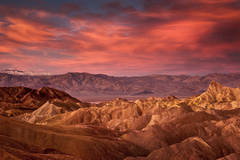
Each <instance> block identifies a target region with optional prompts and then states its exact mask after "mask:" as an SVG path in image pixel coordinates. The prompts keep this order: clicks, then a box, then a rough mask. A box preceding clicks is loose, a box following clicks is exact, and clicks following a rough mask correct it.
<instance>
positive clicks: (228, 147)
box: [0, 81, 240, 160]
mask: <svg viewBox="0 0 240 160" xmlns="http://www.w3.org/2000/svg"><path fill="white" fill-rule="evenodd" d="M0 114H1V116H0V159H1V160H215V159H218V160H237V159H240V89H239V88H230V87H226V86H223V85H221V84H220V83H218V82H215V81H212V82H211V83H210V84H209V87H208V89H207V90H206V91H204V92H202V93H201V94H200V95H196V96H191V97H187V98H181V99H180V98H177V97H174V96H169V97H165V98H157V97H149V98H144V99H138V100H132V101H130V100H126V99H122V98H117V99H115V100H112V101H107V102H102V103H98V104H92V103H87V102H82V101H80V100H78V99H76V98H73V97H72V96H70V95H69V94H67V93H65V92H62V91H59V90H56V89H53V88H49V87H43V88H40V89H31V88H25V87H1V88H0Z"/></svg>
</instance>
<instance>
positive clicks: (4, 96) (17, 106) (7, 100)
mask: <svg viewBox="0 0 240 160" xmlns="http://www.w3.org/2000/svg"><path fill="white" fill-rule="evenodd" d="M47 101H49V102H51V103H54V104H61V106H65V109H66V110H69V111H71V110H72V108H71V107H70V106H73V105H74V106H76V104H79V106H78V107H75V109H77V108H79V107H80V106H85V105H86V106H87V105H88V104H87V103H86V104H85V103H82V102H80V101H79V100H78V99H76V98H73V97H72V96H70V95H69V94H67V93H65V92H62V91H59V90H57V89H53V88H49V87H43V88H40V89H30V88H26V87H0V114H1V115H5V116H15V115H19V114H22V113H25V112H32V111H33V110H35V109H37V108H39V107H40V106H41V105H43V104H44V103H46V102H47ZM63 104H72V105H69V107H67V105H63Z"/></svg>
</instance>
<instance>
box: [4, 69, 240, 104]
mask: <svg viewBox="0 0 240 160" xmlns="http://www.w3.org/2000/svg"><path fill="white" fill-rule="evenodd" d="M212 80H215V81H217V82H219V83H221V84H223V85H225V86H229V87H240V74H216V73H214V74H208V75H205V76H189V75H149V76H139V77H136V76H135V77H114V76H108V75H104V74H89V73H66V74H61V75H18V74H9V73H0V87H12V86H24V87H30V88H34V89H37V88H42V87H52V88H56V89H59V90H63V91H65V92H67V93H69V94H71V95H72V96H74V97H77V98H79V99H80V100H84V101H100V100H101V101H103V100H110V99H113V98H116V97H122V98H129V99H137V98H144V97H150V96H156V97H164V96H169V95H173V96H176V97H187V96H193V95H198V94H201V93H202V92H204V91H205V90H206V89H207V87H208V85H209V83H210V81H212Z"/></svg>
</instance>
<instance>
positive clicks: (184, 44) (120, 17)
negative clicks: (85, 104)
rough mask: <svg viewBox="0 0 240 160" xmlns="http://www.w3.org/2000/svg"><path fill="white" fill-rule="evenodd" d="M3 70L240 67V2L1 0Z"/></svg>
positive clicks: (142, 71) (141, 71) (144, 71)
mask: <svg viewBox="0 0 240 160" xmlns="http://www.w3.org/2000/svg"><path fill="white" fill-rule="evenodd" d="M0 68H1V69H6V68H18V69H22V70H26V71H35V72H50V73H52V74H60V73H65V72H90V73H103V74H109V75H128V76H131V75H148V74H191V75H196V74H207V73H213V72H224V73H226V72H239V71H240V1H239V0H1V1H0Z"/></svg>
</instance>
